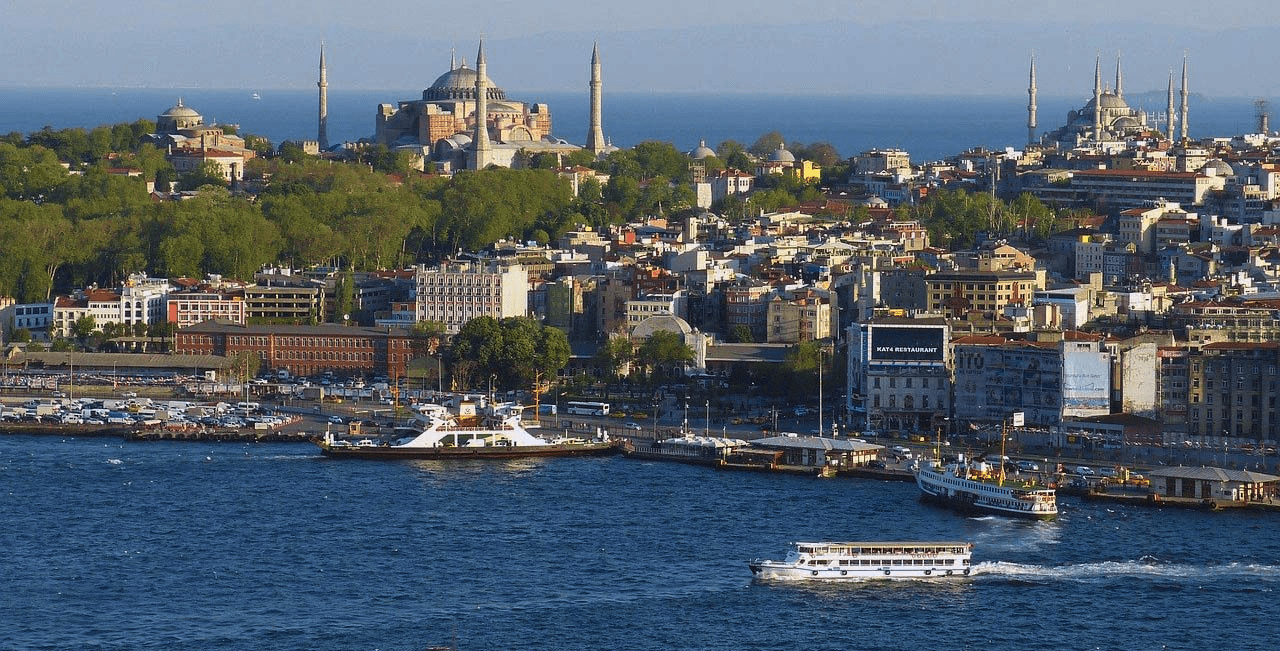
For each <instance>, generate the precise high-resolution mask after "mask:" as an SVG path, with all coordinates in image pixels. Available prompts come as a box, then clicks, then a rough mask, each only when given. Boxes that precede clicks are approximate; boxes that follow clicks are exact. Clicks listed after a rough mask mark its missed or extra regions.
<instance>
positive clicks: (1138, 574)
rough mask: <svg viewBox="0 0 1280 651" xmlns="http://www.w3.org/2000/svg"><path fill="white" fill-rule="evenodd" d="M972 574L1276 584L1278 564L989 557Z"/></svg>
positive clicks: (1036, 579) (1030, 579)
mask: <svg viewBox="0 0 1280 651" xmlns="http://www.w3.org/2000/svg"><path fill="white" fill-rule="evenodd" d="M973 576H974V577H975V578H977V579H980V580H984V579H985V580H990V579H1005V580H1009V581H1018V582H1026V583H1048V582H1053V581H1075V582H1080V583H1095V582H1098V581H1100V580H1111V579H1117V578H1122V579H1144V578H1145V579H1151V580H1178V579H1197V580H1205V581H1218V580H1231V581H1263V582H1266V583H1277V584H1280V565H1264V564H1258V563H1222V564H1215V565H1194V564H1186V563H1166V562H1163V561H1160V560H1159V559H1157V558H1155V557H1152V556H1143V557H1142V558H1140V559H1138V560H1136V561H1102V562H1098V563H1081V564H1078V565H1056V566H1048V565H1029V564H1022V563H1007V562H1003V561H989V562H982V563H977V564H975V565H974V566H973Z"/></svg>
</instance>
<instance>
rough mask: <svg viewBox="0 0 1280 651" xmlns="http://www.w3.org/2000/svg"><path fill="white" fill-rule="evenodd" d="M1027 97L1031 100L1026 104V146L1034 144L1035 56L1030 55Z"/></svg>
mask: <svg viewBox="0 0 1280 651" xmlns="http://www.w3.org/2000/svg"><path fill="white" fill-rule="evenodd" d="M1027 95H1028V96H1030V98H1031V100H1030V101H1029V102H1028V103H1027V144H1028V145H1034V144H1035V143H1036V55H1035V54H1032V55H1031V85H1030V86H1027Z"/></svg>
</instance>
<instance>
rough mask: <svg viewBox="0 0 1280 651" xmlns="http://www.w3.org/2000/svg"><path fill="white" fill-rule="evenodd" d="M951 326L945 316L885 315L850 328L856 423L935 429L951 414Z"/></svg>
mask: <svg viewBox="0 0 1280 651" xmlns="http://www.w3.org/2000/svg"><path fill="white" fill-rule="evenodd" d="M950 335H951V331H950V328H949V327H948V326H947V322H946V319H942V318H905V317H881V318H877V319H874V320H872V321H870V322H867V323H856V324H854V325H853V326H852V327H850V328H849V366H848V377H847V382H848V387H849V395H848V396H847V400H846V407H847V409H848V411H849V413H850V414H851V415H852V418H851V419H850V420H851V424H852V425H853V426H854V427H861V428H868V429H872V430H875V431H878V432H884V431H895V430H897V431H909V432H933V431H934V430H935V428H937V427H939V426H940V425H941V424H942V423H943V422H945V421H944V419H945V418H947V417H948V416H949V415H950V414H951V348H950Z"/></svg>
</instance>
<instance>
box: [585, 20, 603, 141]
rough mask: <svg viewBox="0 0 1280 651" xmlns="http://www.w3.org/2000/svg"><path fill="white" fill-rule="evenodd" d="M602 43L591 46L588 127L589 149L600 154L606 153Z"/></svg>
mask: <svg viewBox="0 0 1280 651" xmlns="http://www.w3.org/2000/svg"><path fill="white" fill-rule="evenodd" d="M600 86H601V81H600V44H598V43H597V44H595V45H593V46H592V47H591V120H590V122H591V124H590V126H589V127H588V128H587V149H588V150H589V151H590V152H591V153H593V154H595V155H596V156H600V154H603V153H604V148H605V144H604V130H603V129H601V128H600Z"/></svg>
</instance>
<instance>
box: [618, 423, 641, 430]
mask: <svg viewBox="0 0 1280 651" xmlns="http://www.w3.org/2000/svg"><path fill="white" fill-rule="evenodd" d="M622 426H623V427H624V428H626V429H633V430H637V431H639V429H640V423H637V422H635V421H630V420H629V421H627V422H625V423H623V424H622Z"/></svg>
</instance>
